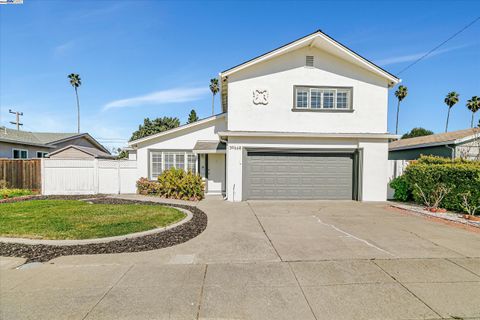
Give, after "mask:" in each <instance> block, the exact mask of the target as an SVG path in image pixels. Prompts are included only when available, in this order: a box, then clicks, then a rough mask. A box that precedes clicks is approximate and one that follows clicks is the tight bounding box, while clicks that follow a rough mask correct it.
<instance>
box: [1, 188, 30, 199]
mask: <svg viewBox="0 0 480 320" xmlns="http://www.w3.org/2000/svg"><path fill="white" fill-rule="evenodd" d="M34 193H35V192H33V191H32V190H27V189H6V188H0V199H6V198H14V197H21V196H28V195H31V194H34Z"/></svg>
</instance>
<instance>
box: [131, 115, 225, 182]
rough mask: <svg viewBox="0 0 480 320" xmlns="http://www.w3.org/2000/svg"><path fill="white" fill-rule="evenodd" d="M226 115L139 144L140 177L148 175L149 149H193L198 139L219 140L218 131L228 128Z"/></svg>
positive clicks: (138, 165) (138, 164) (138, 163)
mask: <svg viewBox="0 0 480 320" xmlns="http://www.w3.org/2000/svg"><path fill="white" fill-rule="evenodd" d="M226 126H227V124H226V117H225V116H220V117H218V118H217V119H216V120H215V121H211V122H208V123H205V124H200V125H198V126H194V127H191V128H188V129H185V130H181V131H177V132H174V133H171V134H167V135H164V136H161V137H158V138H155V139H151V140H148V141H145V142H143V143H139V144H138V145H137V168H138V173H137V174H138V177H147V176H148V156H149V152H148V151H149V150H185V151H191V150H192V149H193V147H194V146H195V143H197V141H198V140H216V141H218V140H219V136H218V134H217V132H219V131H225V130H226Z"/></svg>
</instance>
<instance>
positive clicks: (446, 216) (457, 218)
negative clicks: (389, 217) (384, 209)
mask: <svg viewBox="0 0 480 320" xmlns="http://www.w3.org/2000/svg"><path fill="white" fill-rule="evenodd" d="M389 204H390V206H392V207H394V208H398V209H402V210H407V211H410V212H413V213H415V214H420V215H424V216H428V217H434V218H439V219H443V220H448V221H450V222H454V223H460V224H464V225H467V226H471V227H475V228H480V222H478V221H472V220H468V219H465V218H463V215H462V214H458V213H453V212H449V211H447V212H445V213H436V212H430V211H428V210H425V209H424V208H423V207H421V206H418V205H413V204H403V203H397V202H389Z"/></svg>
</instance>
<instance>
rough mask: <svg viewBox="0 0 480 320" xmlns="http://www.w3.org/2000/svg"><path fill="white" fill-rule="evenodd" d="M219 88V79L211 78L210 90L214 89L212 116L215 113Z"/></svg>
mask: <svg viewBox="0 0 480 320" xmlns="http://www.w3.org/2000/svg"><path fill="white" fill-rule="evenodd" d="M219 90H220V87H219V86H218V79H217V78H213V79H210V91H212V116H213V115H214V114H215V95H216V94H217V93H218V91H219Z"/></svg>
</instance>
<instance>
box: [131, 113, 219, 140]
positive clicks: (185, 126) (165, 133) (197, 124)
mask: <svg viewBox="0 0 480 320" xmlns="http://www.w3.org/2000/svg"><path fill="white" fill-rule="evenodd" d="M226 115H227V114H226V113H220V114H217V115H214V116H211V117H208V118H205V119H202V120H198V121H195V122H192V123H187V124H184V125H181V126H179V127H176V128H173V129H170V130H167V131H163V132H159V133H156V134H152V135H149V136H146V137H143V138H140V139H137V140H132V141H130V142H129V143H128V146H130V147H131V146H133V145H136V144H138V143H142V142H145V141H148V140H151V139H155V138H158V137H162V136H166V135H169V134H172V133H175V132H179V131H183V130H187V129H190V128H194V127H196V126H199V125H202V124H205V123H209V122H213V121H215V120H217V119H220V118H223V117H225V116H226Z"/></svg>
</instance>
